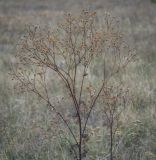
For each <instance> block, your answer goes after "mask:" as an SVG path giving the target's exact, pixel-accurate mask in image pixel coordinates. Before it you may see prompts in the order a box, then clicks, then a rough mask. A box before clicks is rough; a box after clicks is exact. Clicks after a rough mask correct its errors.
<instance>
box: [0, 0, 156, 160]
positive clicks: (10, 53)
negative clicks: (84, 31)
mask: <svg viewBox="0 0 156 160" xmlns="http://www.w3.org/2000/svg"><path fill="white" fill-rule="evenodd" d="M153 2H154V0H153V1H152V0H151V1H150V0H135V1H132V0H97V1H93V0H87V1H81V0H77V1H72V0H58V1H53V0H52V1H51V0H44V1H41V0H29V1H24V0H22V1H21V0H7V1H4V0H1V1H0V34H1V36H0V159H2V160H16V159H17V160H29V159H30V160H31V159H32V160H34V159H36V160H39V159H45V160H51V159H54V160H55V159H56V160H62V159H63V160H68V159H70V158H71V157H70V146H69V143H68V141H67V140H66V139H65V137H64V136H60V137H57V132H56V130H55V128H53V126H54V125H53V123H54V120H53V119H52V115H51V112H49V110H47V108H46V107H45V106H46V104H44V103H42V102H41V100H40V99H38V98H36V97H34V96H33V95H30V94H27V93H24V94H19V93H17V91H16V90H15V89H14V86H13V82H12V81H11V79H10V76H9V75H8V72H9V71H10V65H9V64H10V61H11V62H12V63H14V61H15V59H14V55H15V53H16V44H17V43H18V39H19V37H20V36H21V35H22V34H23V33H24V32H25V29H26V25H29V24H40V25H41V26H44V27H55V25H56V23H57V22H59V20H61V18H62V16H63V15H64V12H69V11H71V12H74V13H75V12H79V11H80V10H81V9H82V8H89V9H92V10H96V11H97V14H98V19H97V22H98V23H100V21H101V19H102V16H103V13H104V12H105V11H110V12H111V13H112V14H113V15H115V16H117V17H119V18H120V21H121V29H122V31H124V32H125V35H126V40H127V41H128V43H129V44H130V46H132V47H135V48H136V50H137V61H135V62H133V63H131V65H130V66H129V67H128V69H127V72H126V74H125V75H124V77H123V79H125V80H126V83H127V85H128V86H129V88H130V91H131V93H132V95H133V97H132V103H131V105H130V106H129V107H128V109H126V110H125V112H124V113H123V114H122V115H121V119H120V128H119V129H118V131H117V135H118V137H117V138H118V139H119V143H118V146H117V147H116V150H115V152H116V157H117V159H118V160H125V159H126V160H127V159H128V160H132V159H133V160H154V159H156V74H155V73H156V72H155V69H156V46H155V41H156V5H155V3H153ZM93 74H94V75H95V77H96V76H98V71H97V70H94V73H93ZM95 79H96V78H95ZM93 81H94V79H93ZM95 82H96V81H95ZM53 91H54V93H55V94H56V95H59V94H60V93H63V90H62V88H61V87H60V86H59V85H58V84H57V83H56V85H55V86H54V88H53ZM95 121H96V117H95ZM99 126H100V125H99ZM99 126H97V125H96V126H95V125H93V126H92V127H91V128H90V130H91V133H92V134H91V136H92V138H91V140H90V141H89V145H88V148H89V157H86V159H93V160H95V159H97V160H98V159H100V160H101V159H107V154H108V145H109V144H108V143H109V142H108V141H107V139H108V133H107V132H106V130H105V128H103V127H99ZM73 127H74V126H73ZM56 137H57V138H56ZM67 137H68V135H67ZM69 138H70V137H69Z"/></svg>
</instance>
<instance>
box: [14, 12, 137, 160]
mask: <svg viewBox="0 0 156 160" xmlns="http://www.w3.org/2000/svg"><path fill="white" fill-rule="evenodd" d="M103 22H104V23H103V25H102V26H101V27H100V26H98V24H96V23H97V16H96V13H95V12H88V11H82V13H81V14H80V15H79V16H73V15H72V14H66V15H65V17H64V21H63V23H61V24H59V25H58V28H57V29H56V30H53V31H51V30H50V29H49V30H42V29H40V27H38V26H37V27H36V26H31V27H29V28H28V30H27V32H26V34H25V35H24V36H23V37H22V38H21V39H20V42H19V45H18V53H17V57H16V60H17V63H16V65H15V66H14V67H13V72H12V76H13V79H15V81H16V82H17V85H16V87H17V88H18V90H22V91H29V92H33V93H35V94H36V95H37V96H39V97H40V98H41V99H42V100H44V101H45V102H46V103H47V106H48V107H49V109H50V110H51V111H52V113H53V114H54V115H55V116H56V117H59V119H60V120H62V122H64V125H59V126H57V128H60V130H62V128H64V127H66V129H68V131H69V133H70V134H71V136H72V138H73V141H74V142H70V143H71V147H72V153H73V154H74V156H75V158H76V159H78V160H82V159H83V158H84V157H85V156H86V154H87V151H86V150H85V144H86V143H87V141H88V139H89V133H88V132H87V125H88V122H89V121H90V118H91V113H92V111H93V109H95V108H96V107H97V106H98V104H99V105H100V106H101V107H100V111H101V113H103V114H104V115H105V116H106V117H107V120H108V128H109V129H110V137H111V144H110V159H111V160H112V159H113V134H115V130H116V127H117V122H118V119H119V117H120V113H121V112H122V110H123V108H124V107H125V105H126V102H127V99H126V96H127V93H128V92H127V89H126V87H124V85H123V82H121V80H117V81H115V82H114V78H115V77H117V78H118V79H120V78H119V77H120V75H121V74H122V73H123V72H124V70H125V68H126V67H127V65H128V64H129V63H130V62H131V61H132V60H133V59H134V57H135V52H134V50H131V49H130V48H129V47H128V45H127V44H126V43H125V41H124V38H123V34H122V33H121V31H120V29H119V27H118V26H119V22H118V21H117V20H116V18H114V17H112V16H110V15H109V14H108V13H106V14H105V16H104V19H103ZM97 61H99V63H97ZM97 65H100V68H99V70H98V72H100V75H99V77H97V83H96V85H95V84H94V83H93V82H92V80H91V78H92V72H91V70H92V69H94V68H95V67H96V66H97ZM51 77H53V78H54V80H56V81H57V82H58V83H60V84H61V85H62V86H61V87H62V88H64V89H65V95H64V96H63V97H61V98H60V97H57V96H56V97H55V96H54V95H53V92H52V91H51V83H52V82H51V80H52V79H51ZM67 100H68V103H69V102H70V105H71V106H72V109H71V110H70V112H72V111H73V114H72V115H69V114H67V113H68V112H69V107H68V104H66V102H67ZM101 108H102V109H101ZM73 125H75V126H76V128H75V127H73ZM65 131H66V130H64V132H65ZM73 146H75V147H73Z"/></svg>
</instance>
